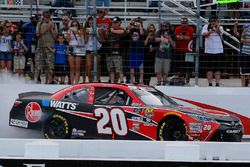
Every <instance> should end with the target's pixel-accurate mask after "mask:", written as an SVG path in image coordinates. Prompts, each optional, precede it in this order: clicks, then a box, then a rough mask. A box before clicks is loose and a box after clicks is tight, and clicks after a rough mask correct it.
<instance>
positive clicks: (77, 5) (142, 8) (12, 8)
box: [0, 0, 250, 78]
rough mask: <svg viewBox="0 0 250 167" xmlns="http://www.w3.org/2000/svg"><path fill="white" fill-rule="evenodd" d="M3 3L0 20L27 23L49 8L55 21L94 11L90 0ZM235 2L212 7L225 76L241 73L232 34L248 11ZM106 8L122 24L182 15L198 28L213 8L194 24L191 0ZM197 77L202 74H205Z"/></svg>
mask: <svg viewBox="0 0 250 167" xmlns="http://www.w3.org/2000/svg"><path fill="white" fill-rule="evenodd" d="M4 2H5V3H3V2H2V3H1V1H0V3H1V6H0V8H1V10H0V21H3V20H5V19H8V20H11V21H12V22H19V21H20V20H23V21H24V22H27V21H29V18H30V16H31V15H32V14H37V13H39V14H41V13H42V11H44V10H48V9H55V10H56V12H57V14H56V15H54V17H53V19H54V20H55V21H58V20H60V12H62V11H64V10H70V9H75V10H76V16H74V18H75V19H77V20H79V21H80V22H84V21H85V19H86V17H87V16H88V15H90V14H93V13H95V12H94V11H93V9H94V8H95V4H94V1H93V0H75V2H74V8H69V7H52V6H51V3H52V2H51V1H49V0H40V1H39V0H36V1H33V0H18V2H19V3H18V4H16V1H15V0H13V1H12V2H13V3H12V4H6V1H4ZM237 4H240V5H238V6H234V5H230V4H221V5H217V9H216V10H215V11H216V13H217V15H218V17H219V20H220V22H221V24H222V25H223V26H224V30H225V32H224V34H225V35H224V38H223V40H224V44H225V53H226V54H227V56H226V57H227V61H228V62H227V64H228V69H226V70H225V71H226V72H225V73H224V77H225V78H235V77H236V78H238V77H239V74H240V73H239V66H238V58H237V54H238V52H239V47H238V46H239V41H238V39H237V38H235V37H234V36H233V35H232V34H233V31H232V27H233V23H234V17H236V16H237V17H238V21H239V25H244V24H247V23H248V22H249V19H250V18H249V16H248V15H247V13H248V12H249V10H248V9H247V8H246V7H247V4H246V3H245V2H244V1H243V2H240V3H237ZM97 8H98V7H97ZM106 8H109V14H108V17H110V18H112V17H114V16H119V17H120V18H122V19H123V25H124V26H126V25H128V23H129V21H130V20H131V19H133V18H136V17H141V18H142V19H143V21H144V23H143V24H144V28H146V26H147V25H148V24H149V23H153V24H155V25H157V26H156V27H158V26H159V23H160V22H162V21H163V20H168V21H170V22H171V23H172V24H173V25H178V24H179V23H180V21H179V20H180V18H181V17H182V16H186V17H188V19H189V23H190V24H191V25H193V26H194V27H198V28H201V26H203V25H204V24H206V23H207V22H208V21H207V20H208V19H207V18H209V16H210V12H211V11H213V9H211V8H210V6H208V7H207V8H205V9H204V8H202V9H201V12H203V13H205V14H204V15H203V16H201V17H200V21H201V25H197V13H196V12H197V8H196V6H195V3H194V0H159V1H158V3H157V1H153V0H112V4H111V6H110V7H106ZM58 18H59V19H58ZM200 49H201V50H202V49H203V48H202V39H201V40H200ZM199 77H204V75H202V76H199Z"/></svg>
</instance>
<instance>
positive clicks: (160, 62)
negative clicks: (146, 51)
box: [155, 57, 171, 74]
mask: <svg viewBox="0 0 250 167" xmlns="http://www.w3.org/2000/svg"><path fill="white" fill-rule="evenodd" d="M170 66H171V59H164V58H158V57H156V58H155V73H161V74H168V73H169V70H170Z"/></svg>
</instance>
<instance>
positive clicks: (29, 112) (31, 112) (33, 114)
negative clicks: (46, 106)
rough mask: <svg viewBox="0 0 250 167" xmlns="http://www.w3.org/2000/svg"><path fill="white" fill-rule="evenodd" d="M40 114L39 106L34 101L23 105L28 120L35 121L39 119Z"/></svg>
mask: <svg viewBox="0 0 250 167" xmlns="http://www.w3.org/2000/svg"><path fill="white" fill-rule="evenodd" d="M41 115H42V109H41V106H40V105H39V104H38V103H36V102H30V103H29V104H28V105H27V106H26V107H25V117H26V119H27V120H28V121H29V122H32V123H36V122H38V121H39V120H40V118H41Z"/></svg>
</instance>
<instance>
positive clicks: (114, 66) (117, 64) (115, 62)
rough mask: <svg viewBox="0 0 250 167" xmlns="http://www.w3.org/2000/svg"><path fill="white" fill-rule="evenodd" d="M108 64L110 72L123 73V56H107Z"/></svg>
mask: <svg viewBox="0 0 250 167" xmlns="http://www.w3.org/2000/svg"><path fill="white" fill-rule="evenodd" d="M106 63H107V69H108V72H111V71H112V72H122V56H120V55H117V56H107V57H106Z"/></svg>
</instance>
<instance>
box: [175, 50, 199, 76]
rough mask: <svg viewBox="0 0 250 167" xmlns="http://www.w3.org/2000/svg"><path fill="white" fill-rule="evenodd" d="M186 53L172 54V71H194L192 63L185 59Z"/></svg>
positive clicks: (184, 72) (183, 72)
mask: <svg viewBox="0 0 250 167" xmlns="http://www.w3.org/2000/svg"><path fill="white" fill-rule="evenodd" d="M185 57H186V53H178V52H176V53H175V54H174V58H173V62H172V69H173V72H174V73H176V72H180V73H182V74H186V73H192V72H193V71H194V63H192V62H186V61H185Z"/></svg>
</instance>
